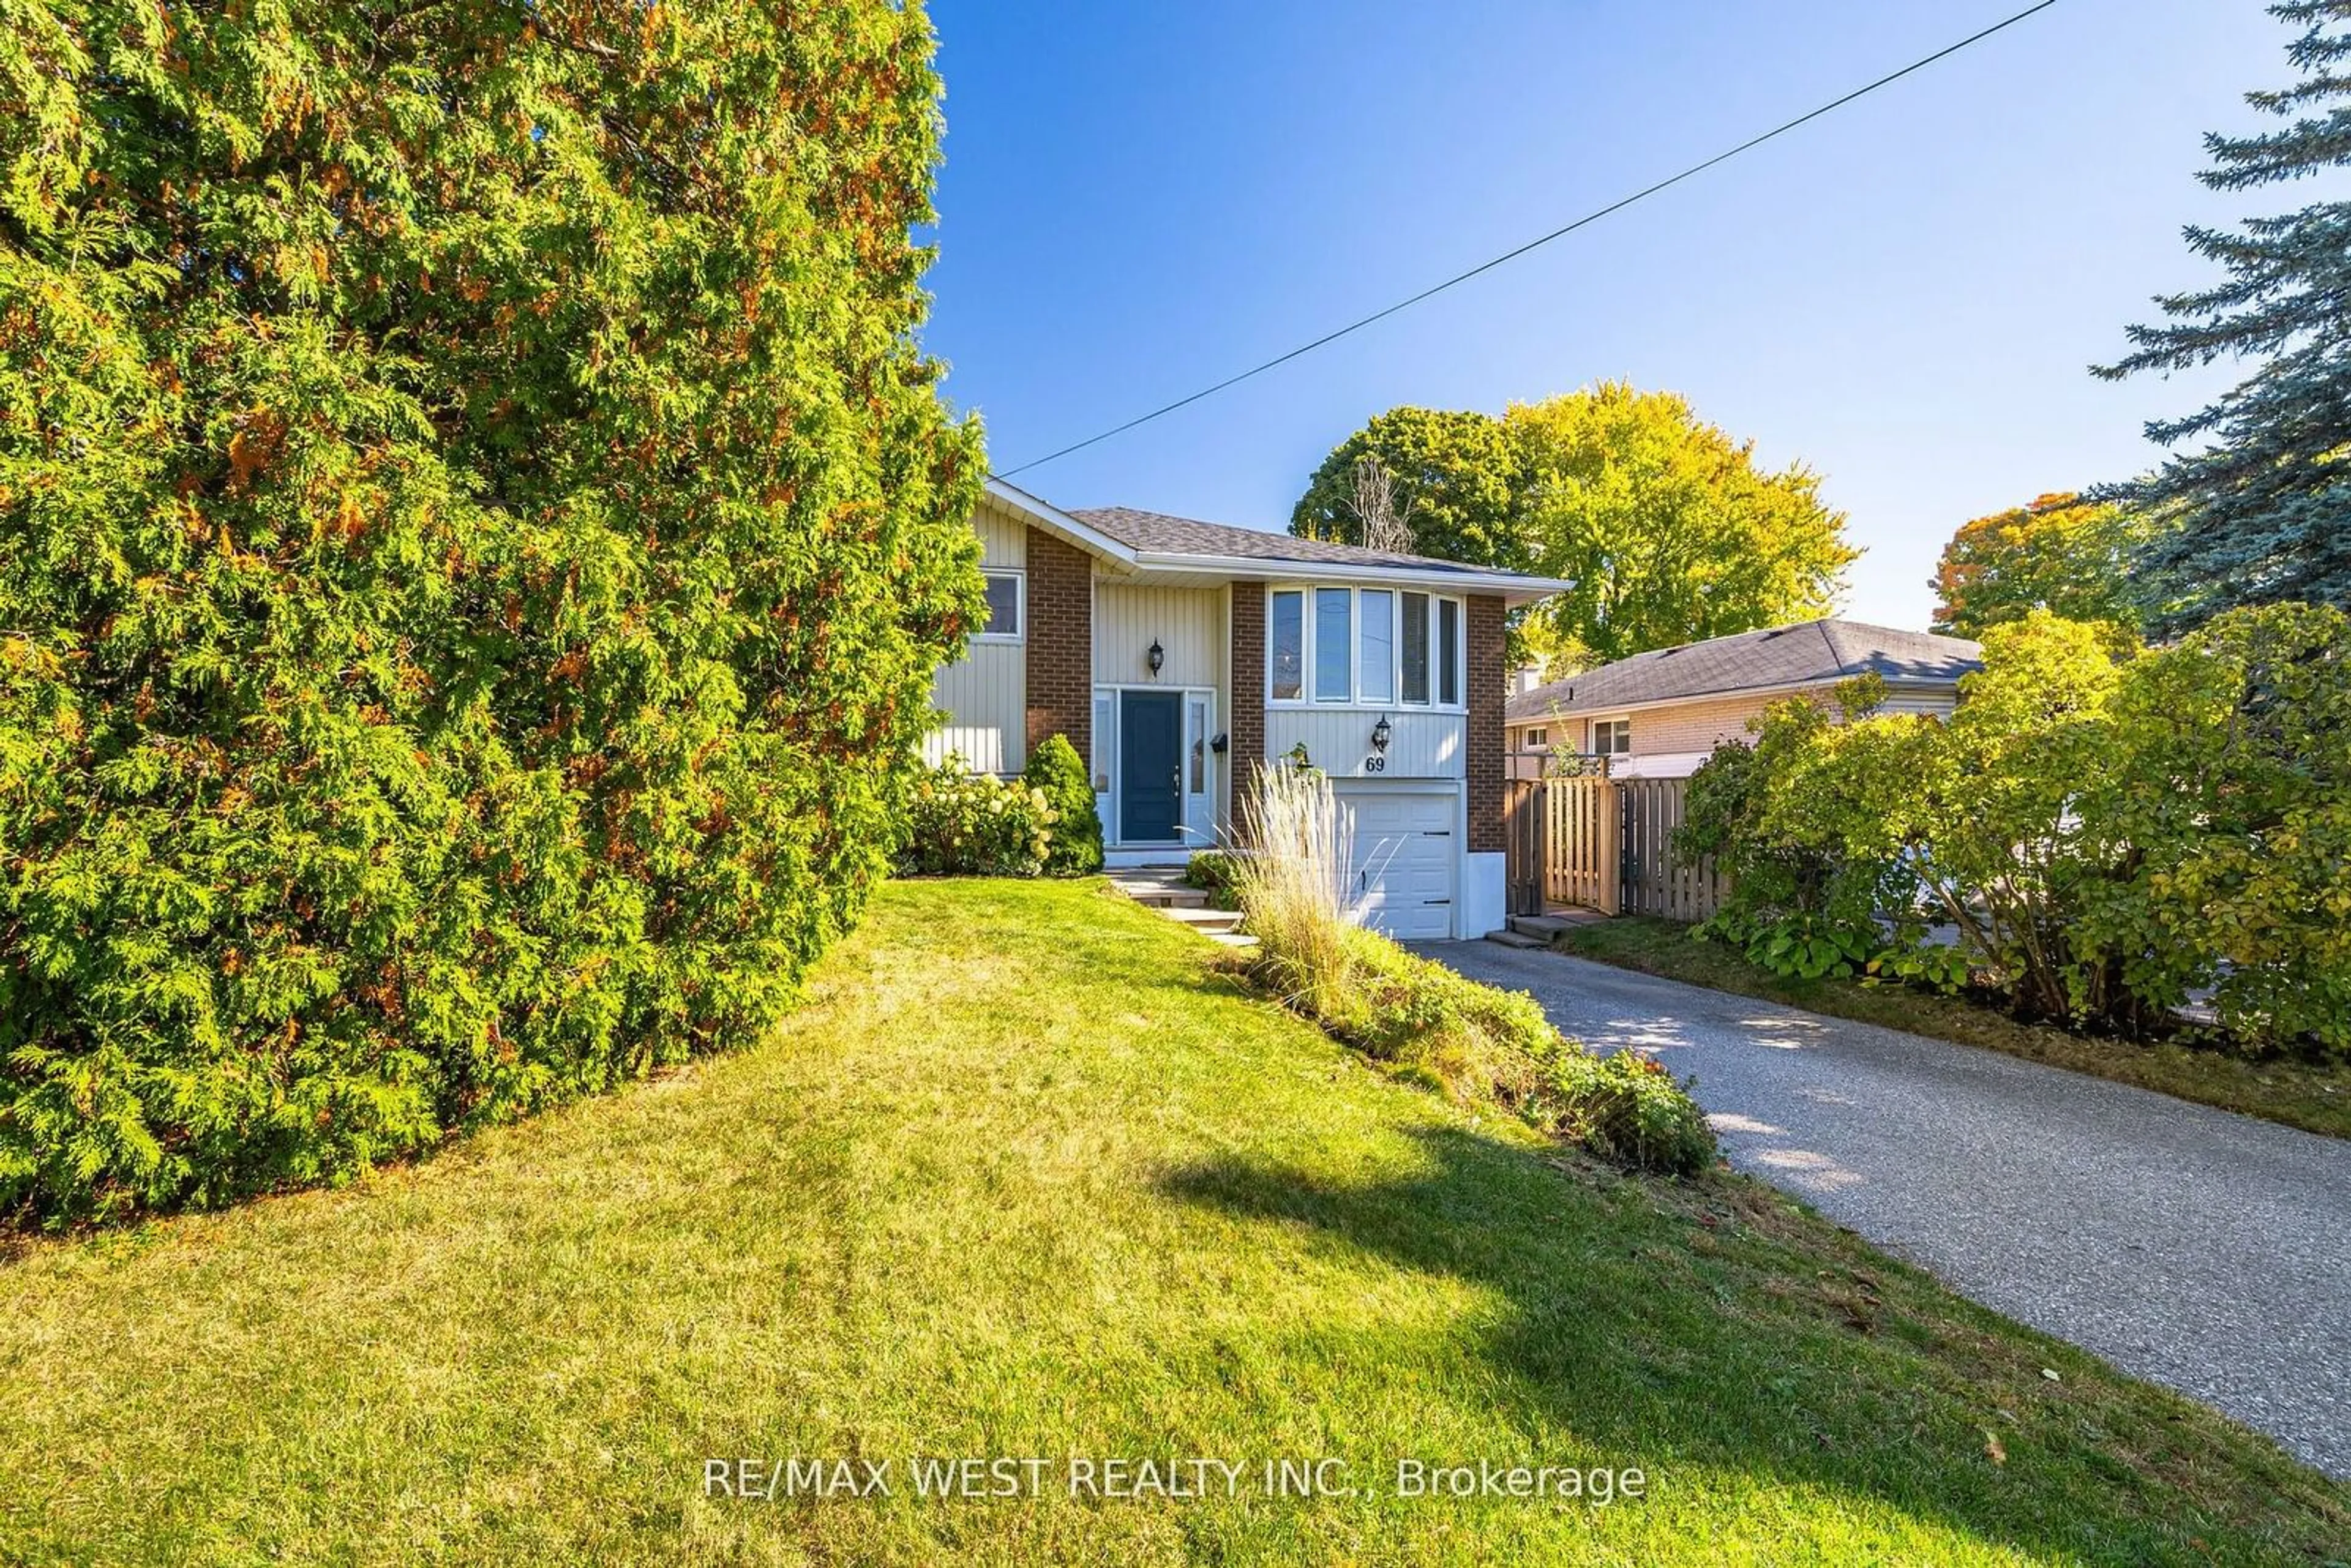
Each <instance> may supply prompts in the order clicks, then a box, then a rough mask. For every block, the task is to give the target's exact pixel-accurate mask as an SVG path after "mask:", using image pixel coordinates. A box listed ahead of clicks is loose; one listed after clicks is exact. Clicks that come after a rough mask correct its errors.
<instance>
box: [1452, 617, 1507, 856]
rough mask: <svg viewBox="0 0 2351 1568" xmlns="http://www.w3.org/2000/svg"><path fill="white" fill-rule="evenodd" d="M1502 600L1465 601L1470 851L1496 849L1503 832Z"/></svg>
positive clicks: (1504, 844) (1465, 764) (1504, 680)
mask: <svg viewBox="0 0 2351 1568" xmlns="http://www.w3.org/2000/svg"><path fill="white" fill-rule="evenodd" d="M1503 641H1504V639H1503V629H1502V601H1500V600H1499V599H1493V598H1473V599H1471V600H1470V601H1469V669H1468V679H1469V733H1468V748H1469V755H1468V757H1466V758H1463V759H1462V760H1463V769H1464V771H1465V773H1466V774H1467V777H1468V796H1469V798H1468V802H1467V803H1468V811H1469V852H1470V853H1471V854H1486V853H1494V854H1499V853H1500V852H1502V851H1503V850H1504V849H1505V848H1506V847H1507V840H1506V839H1505V838H1504V836H1503V832H1502V774H1503V772H1504V770H1505V764H1506V762H1507V760H1508V759H1507V758H1506V757H1505V755H1504V753H1503V749H1502V698H1503V696H1504V695H1505V692H1506V688H1507V687H1508V685H1509V684H1510V668H1509V665H1508V662H1507V661H1506V660H1505V658H1504V657H1503V653H1504V649H1503Z"/></svg>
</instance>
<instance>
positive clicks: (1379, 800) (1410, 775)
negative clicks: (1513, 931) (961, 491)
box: [928, 479, 1565, 937]
mask: <svg viewBox="0 0 2351 1568" xmlns="http://www.w3.org/2000/svg"><path fill="white" fill-rule="evenodd" d="M972 521H973V527H974V528H977V530H978V533H979V537H980V541H981V549H982V558H981V570H982V571H983V572H984V573H986V575H987V598H988V612H989V618H988V622H987V626H986V627H985V628H984V629H983V630H982V631H980V632H977V633H976V634H975V635H974V636H973V637H972V638H971V639H970V642H969V644H968V645H967V648H966V649H965V653H964V656H963V657H962V658H960V659H958V660H956V662H955V663H953V664H946V665H942V666H941V667H940V669H939V672H938V674H937V676H936V678H935V682H934V685H933V696H934V701H935V705H936V706H937V707H938V708H939V710H940V724H939V727H938V728H937V729H935V731H934V732H933V733H932V736H931V737H930V741H929V746H928V749H929V752H930V755H931V757H932V758H933V760H937V759H938V758H942V757H944V756H945V755H946V753H948V752H950V751H953V752H956V753H958V754H960V755H961V756H962V757H963V758H965V759H966V760H967V762H969V763H970V764H971V765H972V766H973V767H974V768H979V769H981V770H983V771H987V772H996V773H1017V772H1019V770H1020V768H1022V767H1023V766H1024V765H1025V764H1026V762H1027V761H1028V756H1029V748H1030V747H1034V746H1036V745H1038V744H1040V742H1041V741H1043V740H1044V738H1045V737H1047V736H1050V735H1054V734H1061V735H1066V736H1068V737H1070V741H1071V744H1072V745H1074V746H1075V747H1077V748H1078V754H1079V755H1080V756H1081V757H1083V758H1086V759H1087V766H1088V768H1090V769H1091V770H1092V773H1093V777H1094V790H1095V803H1096V805H1097V806H1099V807H1100V809H1101V810H1102V826H1103V831H1104V836H1105V839H1106V841H1107V842H1108V854H1109V857H1110V860H1111V863H1112V864H1113V865H1153V864H1161V863H1173V862H1182V861H1183V860H1184V859H1185V858H1186V856H1187V855H1189V854H1190V852H1192V851H1194V850H1196V849H1203V848H1207V847H1209V846H1211V845H1214V844H1215V843H1217V842H1218V841H1220V839H1221V838H1222V837H1223V836H1224V834H1225V832H1226V831H1227V829H1228V826H1229V825H1230V823H1231V821H1232V820H1233V800H1234V790H1235V789H1236V788H1238V787H1244V786H1245V785H1246V783H1247V779H1248V771H1249V768H1252V767H1255V766H1258V765H1260V764H1263V763H1265V762H1267V761H1270V760H1271V759H1273V758H1288V757H1291V756H1294V755H1296V754H1297V753H1298V751H1299V750H1300V748H1303V752H1304V755H1305V756H1306V757H1307V758H1309V760H1311V762H1312V764H1313V765H1314V766H1315V767H1317V768H1322V769H1323V770H1324V771H1326V772H1327V773H1329V774H1330V775H1331V778H1332V783H1333V787H1334V789H1335V791H1336V793H1337V795H1338V797H1339V801H1340V804H1341V807H1342V808H1343V810H1345V811H1346V812H1347V814H1348V816H1349V819H1350V821H1351V822H1352V824H1353V838H1354V862H1353V865H1352V866H1351V867H1350V871H1351V873H1353V876H1354V878H1355V880H1356V883H1357V886H1358V890H1359V892H1360V894H1361V895H1362V897H1363V899H1364V909H1365V916H1366V922H1367V923H1368V924H1370V925H1373V926H1374V927H1376V928H1377V929H1380V930H1383V931H1385V932H1387V933H1389V934H1390V935H1392V936H1422V937H1444V936H1460V937H1468V936H1483V935H1484V934H1485V933H1487V932H1488V931H1491V930H1495V929H1498V928H1499V927H1500V926H1501V925H1502V924H1503V921H1504V917H1505V914H1506V911H1505V908H1504V898H1503V882H1504V878H1503V868H1502V849H1503V841H1502V780H1503V774H1504V758H1503V750H1504V738H1503V697H1504V687H1505V685H1506V684H1507V682H1508V679H1509V674H1508V672H1507V670H1506V668H1505V661H1504V654H1503V613H1504V612H1505V611H1506V610H1508V609H1509V608H1510V607H1511V606H1514V605H1519V604H1524V603H1528V602H1531V601H1534V600H1537V599H1540V598H1542V597H1543V596H1544V595H1546V594H1550V593H1554V592H1557V591H1559V590H1560V589H1561V588H1562V587H1564V586H1565V584H1563V583H1559V582H1554V581H1552V580H1547V579H1542V578H1533V577H1526V576H1522V575H1520V574H1518V573H1515V572H1507V571H1496V570H1490V569H1488V568H1484V567H1475V566H1467V565H1463V564H1461V563H1460V562H1458V561H1447V560H1436V559H1429V558H1427V557H1425V556H1410V555H1395V554H1390V553H1387V552H1384V551H1377V550H1366V549H1355V548H1353V547H1352V546H1348V545H1339V544H1327V543H1323V542H1322V541H1319V540H1314V539H1301V538H1291V537H1290V536H1289V535H1287V534H1277V533H1268V532H1264V531H1261V530H1259V529H1256V528H1230V527H1227V526H1225V525H1222V524H1218V523H1203V522H1195V521H1193V520H1192V519H1190V518H1186V517H1167V516H1165V515H1163V514H1161V513H1157V512H1142V511H1134V510H1131V509H1129V508H1127V507H1104V508H1101V509H1098V510H1084V511H1068V512H1065V511H1062V510H1061V509H1060V508H1058V507H1053V506H1050V505H1049V504H1048V503H1046V502H1044V501H1041V500H1040V499H1038V498H1037V497H1034V496H1031V495H1029V494H1027V493H1026V492H1024V491H1021V490H1019V489H1016V488H1015V487H1013V486H1010V485H1007V484H1005V483H1004V482H1003V481H1001V480H997V479H991V480H989V481H988V484H987V495H986V497H984V499H983V500H982V502H981V505H980V509H979V512H978V514H977V516H976V517H974V518H973V520H972Z"/></svg>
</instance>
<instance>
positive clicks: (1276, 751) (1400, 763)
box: [1265, 706, 1469, 779]
mask: <svg viewBox="0 0 2351 1568" xmlns="http://www.w3.org/2000/svg"><path fill="white" fill-rule="evenodd" d="M1382 716H1385V717H1386V719H1387V721H1388V732H1389V733H1388V748H1387V752H1386V757H1385V760H1386V763H1387V766H1386V767H1385V768H1382V769H1381V770H1380V771H1378V772H1376V773H1375V772H1373V771H1372V770H1371V769H1370V768H1366V767H1365V766H1364V763H1365V762H1366V760H1367V759H1368V758H1371V757H1373V756H1374V752H1373V750H1372V727H1373V726H1374V725H1375V724H1377V723H1379V722H1380V719H1381V717H1382ZM1468 724H1469V721H1468V716H1466V715H1463V714H1458V713H1415V712H1414V711H1412V710H1411V709H1409V708H1376V707H1335V706H1334V707H1327V708H1284V707H1269V708H1267V709H1266V710H1265V754H1266V755H1267V756H1268V757H1270V758H1278V757H1280V756H1282V755H1283V754H1284V753H1286V752H1287V751H1289V750H1290V747H1293V746H1295V745H1297V744H1298V743H1299V742H1300V741H1301V740H1302V741H1304V742H1305V743H1306V755H1307V756H1308V757H1309V758H1311V759H1312V761H1313V763H1314V766H1315V767H1317V768H1322V770H1323V771H1324V772H1326V773H1328V774H1330V775H1331V776H1332V778H1334V779H1459V778H1461V777H1462V776H1463V773H1464V762H1465V744H1464V743H1465V741H1466V739H1467V737H1468Z"/></svg>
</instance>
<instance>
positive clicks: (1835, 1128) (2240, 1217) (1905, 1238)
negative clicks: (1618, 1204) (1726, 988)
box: [1416, 942, 2351, 1478]
mask: <svg viewBox="0 0 2351 1568" xmlns="http://www.w3.org/2000/svg"><path fill="white" fill-rule="evenodd" d="M1416 946H1418V948H1419V950H1420V951H1422V952H1425V953H1426V954H1428V955H1429V956H1432V957H1435V958H1437V959H1440V960H1442V961H1443V962H1445V963H1447V964H1448V965H1450V966H1452V967H1454V968H1455V969H1457V970H1458V971H1459V972H1460V973H1462V974H1464V975H1467V976H1469V977H1471V978H1473V979H1479V980H1484V981H1487V982H1489V983H1490V984H1493V985H1498V986H1503V987H1507V988H1510V989H1513V990H1525V991H1531V992H1533V993H1534V995H1535V997H1536V998H1537V999H1538V1000H1539V1001H1541V1003H1542V1005H1543V1007H1544V1009H1545V1010H1546V1011H1548V1012H1549V1013H1550V1015H1551V1017H1552V1020H1553V1021H1554V1022H1556V1023H1557V1024H1558V1025H1559V1027H1560V1028H1561V1029H1562V1030H1564V1031H1565V1032H1567V1033H1568V1034H1571V1035H1574V1036H1576V1037H1578V1038H1580V1039H1582V1040H1584V1041H1586V1042H1587V1043H1589V1044H1591V1045H1593V1046H1595V1047H1604V1048H1618V1047H1632V1048H1635V1049H1637V1050H1640V1051H1646V1052H1648V1053H1651V1054H1653V1055H1655V1056H1656V1057H1657V1058H1658V1059H1659V1060H1660V1061H1664V1062H1665V1063H1666V1064H1667V1066H1669V1067H1670V1068H1672V1069H1673V1071H1675V1073H1676V1074H1677V1075H1684V1076H1686V1075H1688V1074H1691V1073H1695V1074H1697V1076H1698V1101H1699V1103H1701V1104H1703V1105H1704V1106H1705V1107H1706V1109H1707V1111H1708V1113H1709V1114H1710V1115H1711V1117H1712V1119H1713V1122H1714V1124H1715V1128H1716V1130H1717V1131H1718V1132H1719V1134H1721V1136H1722V1143H1723V1149H1724V1152H1725V1153H1726V1154H1727V1155H1729V1158H1730V1161H1731V1163H1732V1164H1733V1165H1734V1166H1738V1167H1739V1168H1740V1169H1741V1170H1743V1171H1746V1172H1748V1173H1749V1174H1750V1175H1753V1176H1760V1177H1761V1178H1763V1179H1764V1180H1766V1181H1769V1182H1771V1183H1773V1184H1774V1185H1776V1186H1781V1187H1783V1188H1785V1189H1786V1190H1787V1191H1789V1192H1792V1193H1794V1194H1796V1195H1797V1196H1799V1197H1802V1198H1803V1199H1804V1200H1805V1201H1806V1202H1808V1203H1811V1204H1812V1205H1813V1207H1816V1208H1818V1209H1820V1210H1821V1212H1823V1214H1826V1215H1828V1216H1829V1217H1830V1218H1834V1219H1835V1220H1837V1221H1838V1222H1839V1223H1841V1224H1844V1225H1846V1226H1849V1227H1851V1228H1853V1229H1855V1230H1856V1231H1858V1232H1860V1233H1861V1234H1862V1235H1863V1236H1865V1237H1867V1238H1868V1239H1870V1240H1872V1241H1874V1242H1876V1243H1877V1244H1878V1245H1880V1246H1882V1247H1885V1248H1886V1249H1888V1250H1889V1251H1892V1252H1895V1253H1896V1254H1897V1255H1899V1256H1901V1257H1904V1258H1907V1259H1908V1260H1911V1261H1912V1262H1915V1263H1917V1264H1918V1265H1920V1266H1921V1267H1923V1268H1926V1269H1928V1270H1931V1271H1932V1272H1933V1273H1935V1274H1936V1275H1937V1276H1938V1277H1939V1278H1941V1279H1942V1280H1943V1281H1946V1282H1947V1283H1949V1285H1951V1286H1952V1287H1953V1288H1955V1289H1957V1290H1958V1291H1961V1292H1962V1293H1964V1294H1966V1295H1968V1296H1970V1297H1972V1298H1973V1299H1974V1300H1976V1301H1980V1302H1981V1303H1982V1304H1984V1305H1985V1306H1988V1307H1991V1308H1992V1309H1993V1310H1995V1311H1997V1312H2003V1313H2005V1314H2007V1315H2008V1316H2010V1317H2012V1318H2015V1319H2018V1320H2020V1321H2021V1322H2027V1323H2030V1324H2032V1326H2034V1327H2035V1328H2038V1329H2041V1330H2043V1331H2044V1332H2046V1333H2052V1334H2054V1335H2056V1336H2058V1337H2060V1338H2062V1339H2065V1340H2070V1341H2071V1342H2073V1343H2075V1344H2078V1345H2080V1346H2082V1347H2083V1348H2085V1349H2086V1350H2090V1351H2093V1352H2095V1353H2096V1354H2099V1355H2101V1356H2103V1357H2105V1359H2106V1360H2108V1361H2110V1362H2112V1363H2113V1364H2115V1365H2116V1366H2118V1367H2121V1368H2123V1369H2125V1370H2126V1371H2128V1372H2131V1373H2134V1374H2137V1375H2139V1376H2142V1377H2147V1378H2150V1379H2152V1380H2154V1381H2155V1382H2158V1383H2162V1384H2166V1385H2169V1386H2171V1387H2173V1388H2176V1389H2179V1390H2180V1391H2181V1392H2183V1393H2186V1394H2189V1395H2192V1396H2195V1397H2197V1398H2199V1399H2201V1400H2204V1401H2205V1402H2207V1403H2209V1404H2210V1405H2212V1406H2217V1407H2218V1408H2220V1409H2221V1410H2223V1411H2226V1412H2227V1413H2228V1414H2230V1415H2231V1416H2235V1417H2237V1419H2239V1420H2241V1421H2242V1422H2244V1423H2245V1424H2246V1425H2247V1426H2250V1427H2255V1428H2257V1429H2259V1430H2261V1431H2263V1432H2266V1433H2269V1434H2270V1435H2271V1436H2272V1437H2275V1438H2276V1439H2277V1440H2278V1441H2279V1442H2280V1443H2282V1444H2283V1445H2284V1446H2285V1447H2286V1448H2288V1449H2290V1450H2292V1451H2293V1452H2294V1453H2296V1454H2299V1455H2301V1456H2302V1457H2303V1458H2305V1459H2308V1460H2309V1461H2310V1462H2311V1463H2313V1464H2314V1465H2316V1466H2318V1467H2319V1468H2320V1469H2324V1470H2326V1471H2327V1472H2329V1473H2330V1474H2333V1475H2335V1476H2337V1477H2346V1478H2351V1142H2346V1141H2343V1140H2340V1139H2335V1138H2325V1137H2321V1136H2318V1135H2317V1134H2312V1133H2304V1132H2297V1131H2295V1130H2294V1129H2293V1128H2290V1127H2280V1126H2275V1125H2273V1124H2270V1123H2267V1122H2260V1121H2255V1120H2253V1119H2252V1118H2251V1117H2246V1116H2239V1115H2235V1114H2232V1113H2229V1112H2226V1111H2215V1110H2211V1109H2210V1108H2208V1107H2206V1106H2201V1105H2191V1104H2189V1103H2186V1102H2184V1101H2179V1100H2174V1099H2171V1098H2170V1097H2168V1095H2162V1094H2156V1093H2151V1092H2147V1091H2146V1090H2143V1089H2133V1088H2130V1087H2128V1086H2126V1085H2125V1084H2120V1083H2109V1082H2105V1080H2104V1079H2098V1078H2086V1077H2084V1076H2082V1075H2080V1074H2078V1073H2073V1072H2066V1071H2062V1070H2060V1069H2056V1068H2051V1067H2043V1066H2040V1065H2038V1064H2036V1063H2033V1062H2029V1061H2018V1060H2016V1059H2014V1058H2012V1057H2007V1056H2001V1055H1998V1054H1996V1053H1994V1052H1991V1051H1977V1050H1973V1049H1970V1048H1969V1047H1966V1046H1960V1045H1952V1044H1949V1043H1947V1042H1945V1041H1942V1040H1927V1039H1923V1038H1921V1037H1919V1036H1917V1035H1911V1034H1904V1033H1901V1032H1899V1031H1897V1030H1886V1029H1878V1028H1876V1027H1875V1026H1872V1025H1869V1024H1859V1023H1847V1022H1844V1021H1843V1020H1841V1019H1824V1018H1818V1017H1814V1016H1813V1015H1812V1014H1809V1013H1800V1012H1796V1011H1793V1010H1792V1009H1787V1008H1782V1007H1777V1006H1774V1005H1773V1004H1771V1003H1770V1002H1761V1001H1754V1000H1750V999H1749V998H1745V997H1735V996H1730V995H1728V994H1726V993H1723V992H1720V991H1710V990H1705V989H1702V988H1698V987H1696V986H1686V985H1683V984H1681V983H1679V982H1678V981H1674V980H1663V979H1657V978H1656V977H1652V976H1648V975H1641V974H1635V973H1634V972H1633V971H1631V970H1626V969H1617V968H1612V967H1608V966H1606V965H1602V964H1593V963H1590V962H1587V961H1585V960H1583V959H1580V958H1571V957H1568V956H1564V955H1562V954H1558V953H1552V952H1537V951H1527V950H1520V949H1513V948H1508V947H1504V946H1499V945H1498V944H1495V943H1491V942H1446V943H1424V944H1416Z"/></svg>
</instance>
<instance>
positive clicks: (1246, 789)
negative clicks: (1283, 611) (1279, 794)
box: [1225, 582, 1265, 838]
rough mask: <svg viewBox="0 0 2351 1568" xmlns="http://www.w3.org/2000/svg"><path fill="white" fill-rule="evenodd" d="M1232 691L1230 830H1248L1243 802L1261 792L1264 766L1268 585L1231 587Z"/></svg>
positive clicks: (1229, 697)
mask: <svg viewBox="0 0 2351 1568" xmlns="http://www.w3.org/2000/svg"><path fill="white" fill-rule="evenodd" d="M1232 622H1233V627H1232V661H1233V664H1232V680H1231V685H1232V689H1231V690H1230V691H1229V692H1228V693H1227V694H1226V701H1227V703H1228V705H1229V706H1230V707H1231V709H1232V718H1231V721H1230V722H1229V723H1228V724H1227V725H1226V727H1225V734H1226V735H1227V737H1228V740H1227V743H1226V744H1227V746H1228V748H1229V749H1228V750H1227V751H1226V753H1225V763H1226V767H1227V768H1228V774H1229V777H1230V778H1231V779H1232V795H1233V804H1232V818H1233V820H1232V830H1233V834H1234V836H1235V837H1236V838H1238V837H1239V835H1240V832H1241V830H1242V828H1243V827H1244V826H1245V825H1246V824H1245V822H1244V820H1243V815H1244V814H1243V808H1242V804H1241V803H1242V802H1243V801H1244V800H1248V799H1249V796H1250V794H1251V793H1252V792H1253V791H1254V790H1255V789H1257V776H1258V770H1259V768H1263V767H1264V766H1265V584H1263V583H1261V582H1236V583H1234V584H1233V613H1232Z"/></svg>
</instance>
